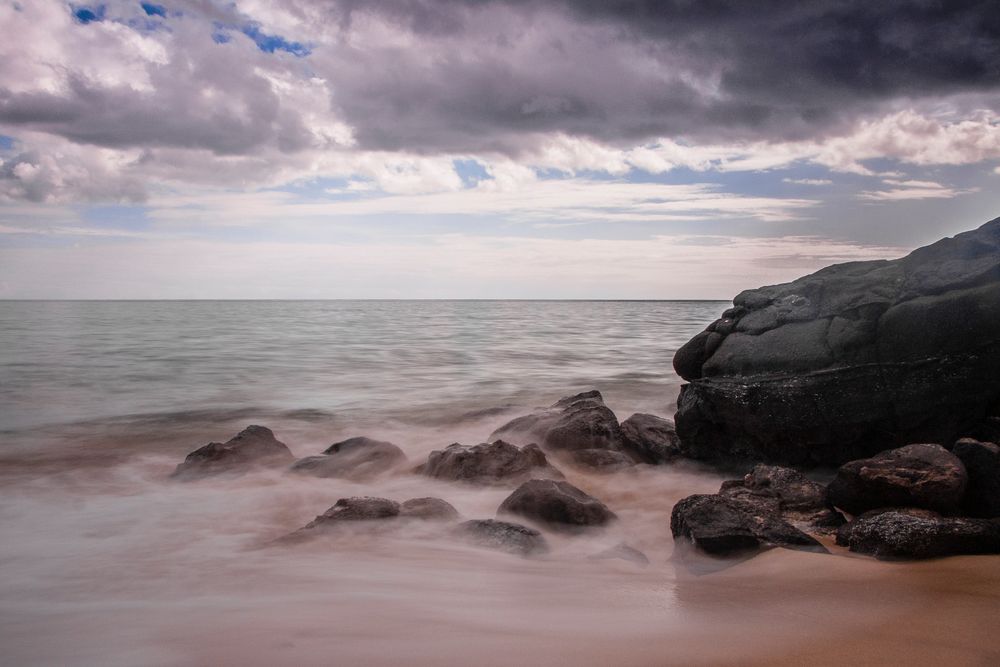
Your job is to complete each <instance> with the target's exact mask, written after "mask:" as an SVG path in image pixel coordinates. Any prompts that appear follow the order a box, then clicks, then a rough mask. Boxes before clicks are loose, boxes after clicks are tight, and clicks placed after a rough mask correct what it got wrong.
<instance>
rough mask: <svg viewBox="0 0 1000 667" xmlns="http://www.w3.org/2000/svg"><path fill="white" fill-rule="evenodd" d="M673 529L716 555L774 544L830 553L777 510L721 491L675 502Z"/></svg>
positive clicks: (677, 535)
mask: <svg viewBox="0 0 1000 667" xmlns="http://www.w3.org/2000/svg"><path fill="white" fill-rule="evenodd" d="M670 532H671V533H673V536H674V538H675V539H677V538H685V539H687V540H690V541H691V543H692V544H694V546H696V547H698V548H699V549H701V550H702V551H704V552H705V553H707V554H710V555H713V556H736V555H741V554H746V553H748V552H753V551H757V550H759V549H762V548H765V547H770V546H778V547H786V548H789V549H802V550H806V551H817V552H824V553H825V552H826V549H825V548H824V547H823V546H822V545H821V544H820V543H819V542H817V541H816V540H815V539H814V538H812V537H810V536H809V535H807V534H805V533H804V532H802V531H801V530H799V529H798V528H796V527H795V526H793V525H792V524H790V523H788V522H787V521H785V520H783V519H782V518H781V517H780V515H779V514H778V513H777V512H775V511H773V510H770V509H768V508H766V507H761V506H753V505H747V504H742V503H739V502H737V501H734V500H733V499H731V498H727V497H725V496H722V495H718V494H716V495H694V496H688V497H687V498H684V499H683V500H681V501H680V502H678V503H677V504H676V505H674V509H673V512H671V515H670Z"/></svg>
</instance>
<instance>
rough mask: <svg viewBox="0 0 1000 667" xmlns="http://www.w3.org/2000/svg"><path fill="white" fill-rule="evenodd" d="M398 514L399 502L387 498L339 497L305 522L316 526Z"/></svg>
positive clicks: (388, 517) (309, 525) (392, 516)
mask: <svg viewBox="0 0 1000 667" xmlns="http://www.w3.org/2000/svg"><path fill="white" fill-rule="evenodd" d="M397 516H399V503H397V502H396V501H395V500H389V499H388V498H372V497H368V496H366V497H360V498H358V497H356V498H341V499H340V500H338V501H337V502H336V504H334V506H333V507H331V508H330V509H328V510H327V511H325V512H323V513H322V514H320V515H319V516H318V517H316V518H315V519H313V520H312V521H310V522H309V523H308V524H306V526H305V527H306V528H307V529H309V528H317V527H321V526H324V525H327V524H333V523H337V522H340V521H377V520H379V519H392V518H394V517H397Z"/></svg>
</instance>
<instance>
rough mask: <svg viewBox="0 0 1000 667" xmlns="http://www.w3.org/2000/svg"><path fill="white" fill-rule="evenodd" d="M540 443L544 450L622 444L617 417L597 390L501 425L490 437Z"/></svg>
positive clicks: (571, 397)
mask: <svg viewBox="0 0 1000 667" xmlns="http://www.w3.org/2000/svg"><path fill="white" fill-rule="evenodd" d="M493 438H505V439H508V440H512V441H514V442H540V443H541V444H542V447H544V448H545V449H548V450H567V451H573V450H578V449H613V450H621V449H622V446H623V439H622V431H621V427H620V426H619V425H618V418H617V417H615V413H613V412H612V411H611V410H610V409H608V407H607V406H606V405H604V398H603V397H602V396H601V393H600V392H599V391H596V390H593V391H587V392H584V393H582V394H577V395H575V396H567V397H566V398H562V399H560V400H558V401H556V402H555V403H554V404H553V405H552V406H551V407H549V408H547V409H545V410H541V411H539V412H535V413H532V414H529V415H525V416H523V417H518V418H517V419H514V420H513V421H510V422H508V423H507V424H504V425H503V426H501V427H500V428H498V429H497V430H496V431H494V432H493V434H492V435H491V436H490V439H493Z"/></svg>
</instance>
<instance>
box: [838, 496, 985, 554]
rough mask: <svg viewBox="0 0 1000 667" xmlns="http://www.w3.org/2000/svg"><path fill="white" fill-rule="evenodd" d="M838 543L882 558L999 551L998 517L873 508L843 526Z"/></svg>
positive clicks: (852, 549)
mask: <svg viewBox="0 0 1000 667" xmlns="http://www.w3.org/2000/svg"><path fill="white" fill-rule="evenodd" d="M837 542H838V544H842V545H844V546H848V547H850V549H851V551H856V552H858V553H863V554H869V555H872V556H875V557H876V558H879V559H883V560H910V559H923V558H941V557H944V556H958V555H963V554H996V553H1000V519H970V518H965V517H941V516H936V515H935V514H934V513H933V512H929V511H926V510H923V511H921V510H916V511H913V510H907V509H892V510H876V511H873V512H867V513H865V514H862V515H861V516H860V517H858V518H857V519H855V520H854V521H852V522H851V523H849V524H847V525H846V526H844V528H843V529H842V530H841V532H840V533H839V534H838V536H837Z"/></svg>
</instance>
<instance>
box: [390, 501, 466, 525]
mask: <svg viewBox="0 0 1000 667" xmlns="http://www.w3.org/2000/svg"><path fill="white" fill-rule="evenodd" d="M399 516H401V517H403V518H405V519H426V520H429V521H450V520H453V519H457V518H458V510H456V509H455V508H454V507H452V505H451V503H449V502H448V501H446V500H441V499H440V498H411V499H410V500H407V501H406V502H405V503H403V504H402V505H400V506H399Z"/></svg>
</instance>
